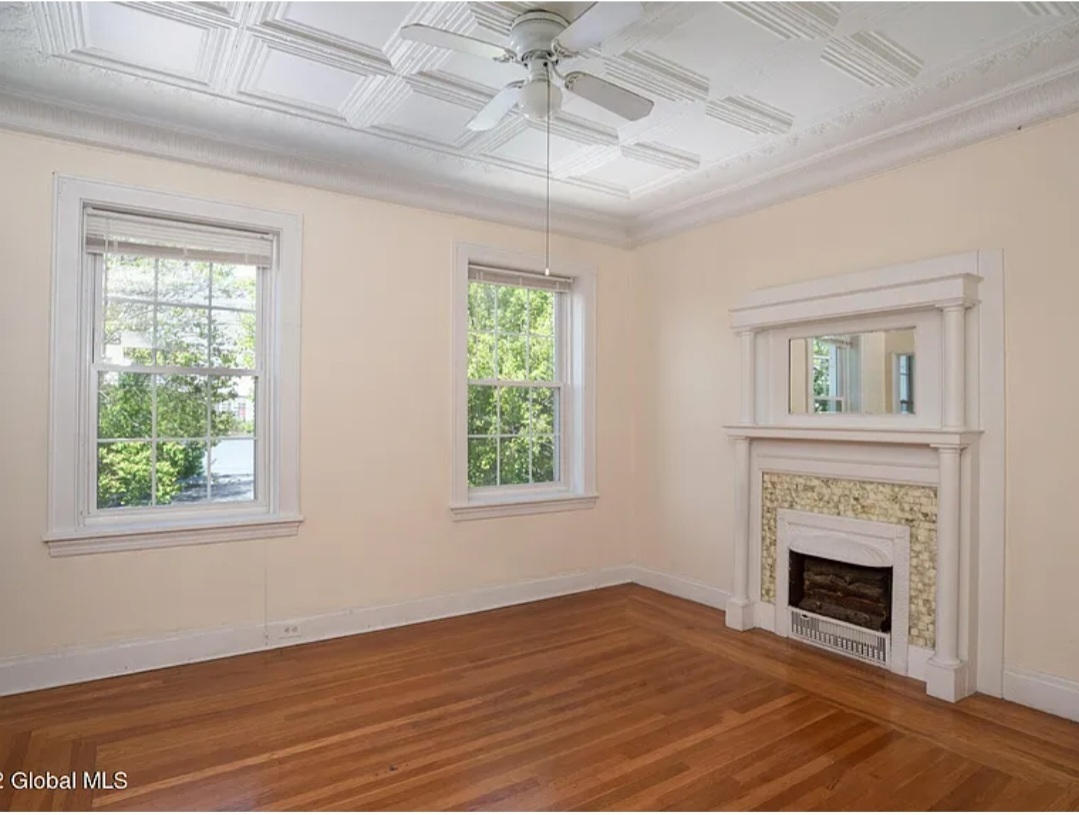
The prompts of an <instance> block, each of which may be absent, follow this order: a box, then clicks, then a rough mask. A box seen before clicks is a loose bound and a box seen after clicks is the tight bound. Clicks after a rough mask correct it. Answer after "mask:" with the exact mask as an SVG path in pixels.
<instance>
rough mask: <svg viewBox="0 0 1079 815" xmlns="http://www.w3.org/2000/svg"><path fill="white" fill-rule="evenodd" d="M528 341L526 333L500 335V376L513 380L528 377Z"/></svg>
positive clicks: (521, 379)
mask: <svg viewBox="0 0 1079 815" xmlns="http://www.w3.org/2000/svg"><path fill="white" fill-rule="evenodd" d="M527 354H528V342H527V339H526V337H525V336H524V335H521V336H518V335H511V336H505V335H502V336H499V338H498V378H499V379H509V380H513V381H523V380H525V379H528V376H527V372H528V364H527V363H528V358H527Z"/></svg>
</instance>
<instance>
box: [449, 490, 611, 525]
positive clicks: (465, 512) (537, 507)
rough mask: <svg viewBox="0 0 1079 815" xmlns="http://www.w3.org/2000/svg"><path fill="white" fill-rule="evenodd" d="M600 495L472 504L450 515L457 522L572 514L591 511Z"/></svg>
mask: <svg viewBox="0 0 1079 815" xmlns="http://www.w3.org/2000/svg"><path fill="white" fill-rule="evenodd" d="M598 498H599V496H598V495H573V494H569V495H564V496H560V497H554V496H543V497H537V498H522V499H521V500H519V501H491V502H489V503H471V504H465V505H464V506H451V507H450V513H451V514H452V515H453V519H454V520H455V521H475V520H482V519H484V518H504V517H507V516H511V515H540V514H543V513H546V512H572V511H573V510H577V509H591V508H592V507H594V506H595V505H596V500H597V499H598Z"/></svg>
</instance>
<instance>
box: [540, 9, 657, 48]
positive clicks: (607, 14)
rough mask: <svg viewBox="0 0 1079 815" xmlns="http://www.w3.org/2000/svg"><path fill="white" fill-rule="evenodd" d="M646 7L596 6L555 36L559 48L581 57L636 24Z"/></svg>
mask: <svg viewBox="0 0 1079 815" xmlns="http://www.w3.org/2000/svg"><path fill="white" fill-rule="evenodd" d="M642 13H644V8H643V7H642V6H641V4H640V3H621V2H603V3H593V4H592V5H591V6H590V7H589V8H588V10H587V11H586V12H585V13H584V14H582V15H581V16H580V17H578V18H577V19H576V20H574V21H573V22H572V23H570V24H569V27H568V28H567V29H566V30H565V31H563V32H562V33H561V34H559V35H558V36H557V37H555V44H556V45H557V46H558V48H559V49H561V50H563V51H568V52H569V53H571V54H579V53H581V52H582V51H584V50H585V49H586V48H590V47H592V46H593V45H599V44H600V43H601V42H603V41H604V40H605V39H607V38H608V37H610V36H611V35H612V34H616V33H618V32H619V31H621V30H622V29H623V28H625V27H626V26H627V25H629V24H630V23H632V22H633V21H634V20H636V19H637V18H638V17H640V16H641V14H642Z"/></svg>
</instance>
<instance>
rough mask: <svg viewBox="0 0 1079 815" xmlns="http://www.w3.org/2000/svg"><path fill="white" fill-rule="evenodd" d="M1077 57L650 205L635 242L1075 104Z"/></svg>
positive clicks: (894, 165) (854, 177) (1007, 129)
mask: <svg viewBox="0 0 1079 815" xmlns="http://www.w3.org/2000/svg"><path fill="white" fill-rule="evenodd" d="M1077 78H1079V63H1077V62H1072V63H1070V64H1068V65H1065V66H1063V67H1062V68H1058V69H1055V70H1052V71H1049V72H1048V73H1046V74H1044V75H1042V76H1040V77H1037V78H1035V79H1033V80H1031V81H1027V82H1022V83H1017V84H1016V85H1013V86H1011V87H1008V88H1004V89H1002V90H999V91H997V92H994V93H990V94H988V95H986V96H985V97H982V98H981V99H976V100H973V101H971V102H969V103H966V104H962V105H958V106H955V107H953V108H949V109H945V110H941V111H939V112H936V113H934V114H932V115H931V116H927V117H923V118H922V119H918V120H915V121H907V122H903V123H902V124H900V125H899V126H897V127H896V128H894V129H893V130H891V131H888V132H885V133H878V134H875V135H873V136H870V137H868V138H865V139H861V140H859V141H856V142H854V143H852V144H847V145H845V146H843V147H840V148H837V149H835V150H830V151H827V152H825V153H822V154H818V155H815V156H810V157H809V158H806V159H803V160H799V161H794V162H788V163H787V164H786V165H784V166H781V167H778V168H776V169H775V170H772V171H771V172H768V173H763V174H762V173H758V174H756V175H754V176H752V177H750V178H747V179H745V180H744V181H740V182H738V183H736V184H729V185H726V186H721V187H719V188H713V189H711V190H706V191H704V192H703V193H702V194H700V195H698V196H695V197H693V198H690V199H688V200H686V199H682V200H679V201H676V202H674V203H672V204H671V205H669V206H667V207H652V209H651V210H650V211H649V212H648V214H647V215H640V216H637V217H636V218H634V219H633V221H632V223H631V224H630V226H629V234H630V236H631V238H632V245H634V246H637V245H641V244H645V243H650V242H652V241H656V240H660V239H662V238H666V237H669V236H671V235H677V234H678V233H680V232H685V231H688V230H690V229H696V228H698V227H701V226H704V225H705V224H708V223H711V222H715V221H721V220H725V219H728V218H735V217H738V216H740V215H745V214H747V213H750V212H754V211H756V210H760V209H764V208H765V207H770V206H773V205H775V204H779V203H782V202H784V201H792V200H794V199H797V198H802V197H804V196H807V195H813V194H816V193H818V192H821V191H823V190H827V189H831V188H833V187H840V186H843V185H844V184H850V183H852V182H855V181H858V180H860V179H863V178H868V177H869V176H872V175H877V174H880V173H882V172H886V171H889V170H894V169H898V168H900V167H903V166H905V165H908V164H913V163H914V162H916V161H922V160H924V159H927V158H930V157H932V156H936V155H941V154H943V153H946V152H948V151H950V150H955V149H957V148H960V147H964V146H966V145H969V144H974V143H976V142H979V141H983V140H986V139H991V138H995V137H997V136H1002V135H1005V134H1009V133H1014V132H1015V131H1016V129H1017V128H1027V127H1030V126H1032V125H1035V124H1038V123H1039V122H1044V121H1048V120H1049V119H1053V118H1056V117H1058V116H1067V115H1069V114H1071V113H1074V112H1075V111H1076V110H1079V82H1077V81H1076V80H1077Z"/></svg>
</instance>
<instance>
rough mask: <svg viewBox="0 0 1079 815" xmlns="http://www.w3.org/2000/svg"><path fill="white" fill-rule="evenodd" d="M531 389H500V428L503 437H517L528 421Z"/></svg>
mask: <svg viewBox="0 0 1079 815" xmlns="http://www.w3.org/2000/svg"><path fill="white" fill-rule="evenodd" d="M530 390H531V388H499V389H498V391H499V406H498V407H499V420H500V421H499V428H498V432H499V434H500V435H503V436H516V435H517V434H518V433H520V432H521V431H522V430H523V429H524V427H525V423H526V422H527V421H528V411H529V407H528V401H529V391H530Z"/></svg>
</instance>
